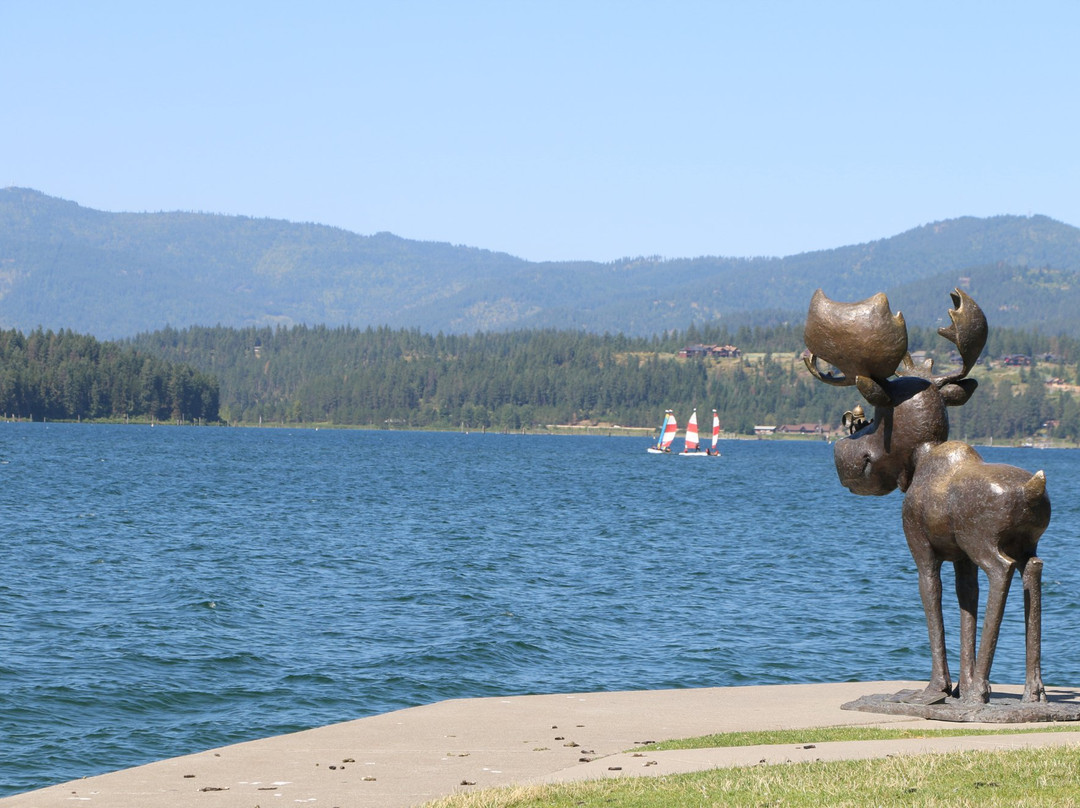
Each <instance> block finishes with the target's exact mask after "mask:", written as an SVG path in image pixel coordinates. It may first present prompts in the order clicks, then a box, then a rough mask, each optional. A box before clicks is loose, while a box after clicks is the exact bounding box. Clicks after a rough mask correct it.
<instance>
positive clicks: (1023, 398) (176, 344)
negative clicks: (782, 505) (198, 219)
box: [0, 324, 1080, 441]
mask: <svg viewBox="0 0 1080 808" xmlns="http://www.w3.org/2000/svg"><path fill="white" fill-rule="evenodd" d="M910 341H911V346H912V349H913V350H918V349H923V350H926V349H930V350H934V349H936V350H939V351H941V352H942V356H943V357H945V358H942V359H941V360H939V361H948V359H947V355H945V354H944V351H945V349H947V348H949V347H950V346H949V344H948V343H944V341H943V340H942V339H941V338H940V337H938V336H937V334H936V333H934V332H933V331H932V330H929V329H928V330H926V331H918V330H913V331H912V332H911V340H910ZM699 342H700V343H704V344H735V345H738V346H739V347H740V348H742V350H743V356H742V357H740V358H734V359H715V360H714V359H679V358H677V357H676V353H677V351H678V350H679V349H680V348H682V347H684V346H685V345H687V344H694V343H699ZM801 350H802V326H801V324H781V325H777V326H772V327H757V328H749V327H743V328H739V329H736V330H733V331H729V330H727V329H726V328H724V327H701V326H693V327H691V328H689V329H687V330H685V331H682V332H676V331H672V332H668V333H664V334H660V335H656V336H653V337H650V338H639V337H627V336H624V335H621V334H603V335H599V334H590V333H586V332H579V331H563V330H539V331H516V332H498V333H477V334H474V335H458V334H441V333H440V334H434V335H433V334H427V333H423V332H421V331H419V330H417V329H391V328H385V327H384V328H366V329H358V328H348V327H337V328H330V327H325V326H294V327H289V328H285V327H278V328H269V327H261V328H254V327H253V328H241V329H237V328H226V327H214V328H206V327H193V328H186V329H183V330H177V329H172V328H166V329H163V330H160V331H156V332H153V333H151V334H144V335H140V336H139V337H137V338H134V339H131V340H125V341H121V342H100V341H98V340H96V339H94V338H93V337H89V336H84V335H79V334H76V333H74V332H72V331H68V330H61V331H58V332H53V331H45V330H42V329H40V328H39V329H37V330H35V331H33V332H31V333H29V334H26V335H24V334H22V333H20V332H18V331H15V330H9V331H0V415H3V416H6V417H18V418H33V419H36V420H41V419H52V420H103V419H124V418H135V419H152V420H159V421H183V422H200V421H201V422H215V421H217V420H219V419H222V420H224V421H226V422H228V423H236V424H242V423H249V424H251V423H259V422H260V421H261V422H264V423H282V424H295V425H299V424H316V423H328V424H339V425H356V426H393V427H397V428H442V429H447V428H467V429H493V430H518V429H526V428H536V427H544V426H546V425H551V424H581V423H592V424H598V423H609V424H619V425H622V426H633V427H654V426H656V424H658V422H659V420H660V417H661V414H662V413H663V411H664V410H665V409H668V408H671V409H674V410H675V411H676V412H677V414H678V415H679V417H680V422H681V423H685V419H686V417H687V416H688V414H689V413H690V411H691V410H692V409H695V408H696V409H698V410H700V411H701V412H700V413H699V416H702V420H705V417H706V416H707V415H708V414H709V411H710V410H711V409H712V408H714V407H715V408H716V409H717V411H718V412H719V414H720V418H721V422H722V424H723V426H724V428H725V430H726V431H729V432H735V433H742V434H749V433H752V432H753V430H754V427H755V426H756V425H758V424H770V425H783V424H810V425H813V424H821V425H824V426H825V427H827V428H829V427H834V426H835V425H836V424H837V423H838V422H839V420H840V415H841V413H842V412H843V411H844V410H845V409H849V408H851V407H853V406H854V405H855V404H857V403H859V399H858V396H857V395H856V394H855V393H854V391H852V390H838V389H837V388H833V387H829V386H827V385H823V384H821V383H820V382H817V381H816V380H814V379H813V378H811V377H810V375H809V374H808V373H807V372H806V370H805V368H804V366H803V363H802V361H801V359H800V357H799V355H800V353H801ZM988 353H989V354H990V355H992V356H999V355H1002V354H1016V353H1023V354H1027V355H1029V356H1031V357H1032V362H1033V364H1032V365H1031V366H1028V367H1024V368H1022V369H1021V370H1020V372H1019V374H1018V375H1017V374H1015V373H1014V374H1012V375H1010V376H1007V377H1006V376H1004V375H1000V374H997V373H991V374H980V372H979V370H978V369H977V370H976V371H975V372H974V374H973V375H975V376H976V377H977V378H980V388H979V390H978V391H977V392H976V394H975V395H974V396H973V397H972V398H971V400H970V401H969V402H968V403H967V404H966V405H965V406H963V407H960V408H956V409H954V410H952V411H951V421H952V424H953V434H954V436H956V437H961V438H965V439H968V440H977V439H980V438H987V437H995V438H1001V439H1015V438H1020V437H1027V436H1031V435H1035V434H1051V435H1053V436H1055V437H1060V438H1065V439H1069V440H1073V441H1080V395H1078V394H1077V393H1075V392H1071V391H1070V390H1069V389H1068V387H1066V388H1065V389H1060V388H1059V389H1054V390H1048V388H1047V387H1046V385H1045V384H1044V383H1043V382H1044V380H1045V378H1046V377H1048V376H1052V377H1055V378H1057V379H1059V380H1061V381H1063V382H1065V383H1066V384H1067V385H1069V384H1071V385H1077V384H1080V378H1078V376H1077V359H1078V358H1080V342H1078V341H1076V340H1072V339H1070V338H1064V337H1045V336H1041V335H1038V334H1030V333H1026V332H1010V331H1008V330H1004V329H998V330H995V331H992V332H991V343H990V348H989V351H988ZM1048 425H1049V426H1048Z"/></svg>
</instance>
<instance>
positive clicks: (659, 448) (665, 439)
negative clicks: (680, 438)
mask: <svg viewBox="0 0 1080 808" xmlns="http://www.w3.org/2000/svg"><path fill="white" fill-rule="evenodd" d="M678 431H679V425H678V424H677V423H675V414H674V413H673V412H672V411H671V410H667V411H666V412H665V413H664V420H663V422H662V423H661V424H660V440H659V441H657V443H656V445H655V446H650V447H649V448H648V451H649V453H650V454H667V453H668V452H670V451H671V443H672V441H674V440H675V433H676V432H678Z"/></svg>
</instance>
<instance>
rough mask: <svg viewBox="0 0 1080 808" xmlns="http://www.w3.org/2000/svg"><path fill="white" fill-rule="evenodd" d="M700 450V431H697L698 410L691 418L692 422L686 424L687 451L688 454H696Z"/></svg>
mask: <svg viewBox="0 0 1080 808" xmlns="http://www.w3.org/2000/svg"><path fill="white" fill-rule="evenodd" d="M697 450H698V431H697V410H694V412H693V414H692V415H691V416H690V421H689V422H688V423H687V424H686V449H685V450H684V451H687V452H696V451H697Z"/></svg>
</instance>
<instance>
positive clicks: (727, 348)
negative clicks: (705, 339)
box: [712, 345, 742, 357]
mask: <svg viewBox="0 0 1080 808" xmlns="http://www.w3.org/2000/svg"><path fill="white" fill-rule="evenodd" d="M712 355H713V356H720V357H730V356H742V351H740V350H739V349H738V348H736V347H735V346H734V345H714V346H712Z"/></svg>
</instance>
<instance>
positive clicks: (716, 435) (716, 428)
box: [712, 410, 720, 454]
mask: <svg viewBox="0 0 1080 808" xmlns="http://www.w3.org/2000/svg"><path fill="white" fill-rule="evenodd" d="M718 440H720V416H719V415H717V414H716V410H713V411H712V453H713V454H717V451H716V442H717V441H718Z"/></svg>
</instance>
